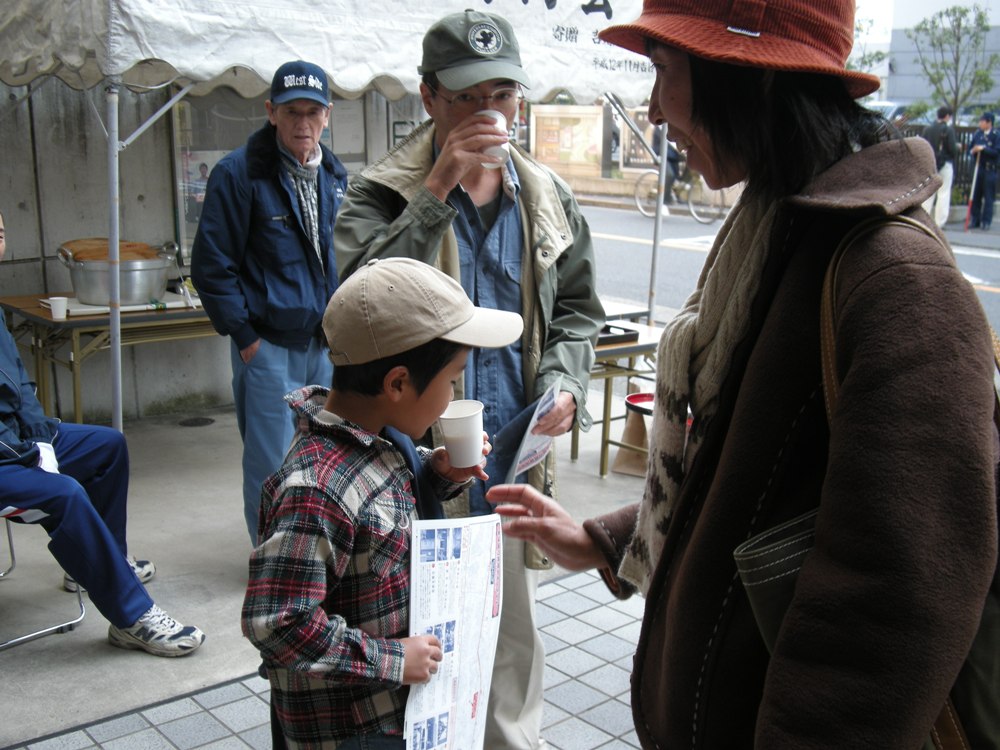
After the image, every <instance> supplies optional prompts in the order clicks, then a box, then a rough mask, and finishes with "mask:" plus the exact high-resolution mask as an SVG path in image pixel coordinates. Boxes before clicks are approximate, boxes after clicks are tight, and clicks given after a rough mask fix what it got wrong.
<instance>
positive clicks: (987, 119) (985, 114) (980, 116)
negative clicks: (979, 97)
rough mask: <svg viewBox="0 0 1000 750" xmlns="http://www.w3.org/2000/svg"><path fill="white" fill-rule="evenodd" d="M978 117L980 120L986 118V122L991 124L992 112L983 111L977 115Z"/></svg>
mask: <svg viewBox="0 0 1000 750" xmlns="http://www.w3.org/2000/svg"><path fill="white" fill-rule="evenodd" d="M979 119H980V120H986V122H988V123H989V124H990V125H992V124H993V113H992V112H983V113H982V114H981V115H979Z"/></svg>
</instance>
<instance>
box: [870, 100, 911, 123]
mask: <svg viewBox="0 0 1000 750" xmlns="http://www.w3.org/2000/svg"><path fill="white" fill-rule="evenodd" d="M862 104H863V105H864V107H865V108H866V109H870V110H871V111H872V112H878V113H879V114H880V115H882V117H884V118H885V119H886V120H888V121H889V122H891V123H893V124H897V123H899V122H901V121H903V120H905V119H906V110H907V108H908V106H909V105H907V104H898V103H896V102H887V101H880V102H863V103H862Z"/></svg>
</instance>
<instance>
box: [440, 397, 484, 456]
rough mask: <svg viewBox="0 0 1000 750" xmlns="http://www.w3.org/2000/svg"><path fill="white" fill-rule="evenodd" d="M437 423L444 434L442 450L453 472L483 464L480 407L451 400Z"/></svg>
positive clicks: (471, 402) (469, 400)
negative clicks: (446, 454)
mask: <svg viewBox="0 0 1000 750" xmlns="http://www.w3.org/2000/svg"><path fill="white" fill-rule="evenodd" d="M438 422H439V423H440V425H441V432H442V433H444V447H445V448H446V449H447V450H448V457H449V459H450V460H451V465H452V466H454V467H455V468H457V469H463V468H467V467H469V466H478V465H479V464H481V463H482V462H483V404H482V402H481V401H473V400H471V399H464V400H460V401H452V402H451V403H450V404H448V408H447V409H445V410H444V414H442V415H441V416H440V417H439V419H438Z"/></svg>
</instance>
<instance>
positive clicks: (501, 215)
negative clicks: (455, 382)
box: [448, 160, 526, 515]
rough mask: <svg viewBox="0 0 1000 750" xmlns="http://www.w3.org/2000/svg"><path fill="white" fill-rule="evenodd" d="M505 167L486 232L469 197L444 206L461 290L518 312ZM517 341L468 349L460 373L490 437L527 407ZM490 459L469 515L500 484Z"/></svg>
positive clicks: (516, 224) (513, 189)
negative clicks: (449, 212)
mask: <svg viewBox="0 0 1000 750" xmlns="http://www.w3.org/2000/svg"><path fill="white" fill-rule="evenodd" d="M503 169H504V189H503V190H502V191H501V194H500V200H501V204H500V211H499V212H498V214H497V218H496V221H495V222H494V223H493V226H492V227H491V228H490V229H489V230H488V231H487V229H486V228H485V227H484V226H483V223H482V221H481V220H480V217H479V210H478V209H477V208H476V206H475V204H474V203H473V202H472V199H471V198H470V197H469V195H468V193H466V192H465V190H464V189H462V187H461V186H458V187H456V188H455V189H454V190H452V192H451V194H450V195H449V196H448V204H449V205H450V206H452V207H453V208H455V209H456V210H457V211H458V216H456V217H455V221H454V224H453V227H454V230H455V237H456V238H457V240H458V256H459V260H460V262H461V276H462V279H461V280H462V287H463V288H464V289H465V291H466V293H467V294H468V295H469V297H470V298H471V299H472V301H473V302H474V303H475V304H476V305H478V306H480V307H488V308H493V309H496V310H507V311H510V312H515V313H520V312H521V260H522V244H523V236H524V235H523V230H522V227H521V213H520V211H519V210H518V206H517V194H518V191H519V189H520V185H519V183H518V181H517V174H516V173H515V172H514V167H513V163H512V162H511V161H509V160H508V162H507V164H506V166H505V167H504V168H503ZM521 355H522V353H521V340H520V339H518V340H517V341H515V342H514V343H513V344H511V345H510V346H506V347H503V348H502V349H475V348H474V349H473V350H472V352H471V353H470V354H469V364H468V366H467V367H466V370H465V397H466V398H471V399H477V400H479V401H482V402H483V405H484V409H483V429H484V430H485V431H486V433H487V434H488V435H490V437H491V439H492V436H493V435H495V434H496V433H497V432H498V431H499V430H500V428H501V427H503V426H504V425H505V424H507V422H509V421H510V420H511V419H513V418H514V417H515V416H517V415H518V414H519V413H520V412H521V411H522V410H523V409H524V407H525V406H526V402H525V393H524V379H523V376H522V372H523V369H522V363H521ZM495 469H496V467H495V465H494V461H493V459H492V457H488V458H487V462H486V473H487V474H489V476H490V478H489V481H488V482H485V483H483V482H476V483H474V484H473V486H472V488H471V489H470V491H469V507H470V511H471V513H472V514H473V515H486V514H488V513H492V512H493V508H492V506H491V505H490V504H489V503H487V502H486V499H485V497H484V494H485V491H486V489H487V488H488V487H491V486H493V485H494V484H498V483H500V482H502V481H503V479H504V478H503V477H502V476H499V472H497V471H496V470H495Z"/></svg>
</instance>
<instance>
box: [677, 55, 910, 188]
mask: <svg viewBox="0 0 1000 750" xmlns="http://www.w3.org/2000/svg"><path fill="white" fill-rule="evenodd" d="M689 59H690V62H691V92H692V93H691V97H692V113H691V114H692V119H693V121H694V122H695V123H696V124H698V125H700V126H701V127H702V128H703V129H704V130H705V132H706V133H707V135H708V137H709V138H710V139H711V142H712V145H713V148H714V149H715V154H714V158H716V159H718V160H720V163H723V164H725V163H726V162H729V161H736V162H739V163H741V164H743V165H744V166H745V167H746V173H747V184H746V188H745V191H744V194H745V195H746V196H747V197H748V198H751V199H762V200H764V201H768V202H769V201H774V200H778V199H780V198H784V197H786V196H788V195H793V194H795V193H797V192H799V191H800V190H802V188H804V187H805V186H806V185H807V184H808V183H809V181H810V180H811V179H812V178H813V177H815V176H816V175H818V174H819V173H820V172H822V171H823V170H824V169H826V168H827V167H829V166H830V165H831V164H833V163H834V162H836V161H838V160H840V159H842V158H843V157H845V156H847V155H848V154H850V153H851V152H852V151H853V150H854V149H855V148H856V147H858V146H861V147H864V146H869V145H871V144H873V143H878V142H880V141H885V140H889V139H891V138H893V137H898V134H896V133H895V131H894V129H893V128H892V127H891V126H890V125H889V124H888V123H887V122H886V121H885V120H884V119H883V118H882V117H881V116H880V115H878V114H876V113H874V112H870V111H869V110H867V109H865V108H864V107H862V106H861V105H859V104H858V103H857V102H856V101H854V99H852V98H851V96H850V94H848V93H847V89H846V87H845V86H844V82H843V81H842V80H841V79H839V78H837V77H835V76H830V75H822V74H818V73H794V72H788V71H774V70H764V69H762V68H751V67H746V66H740V65H730V64H726V63H719V62H713V61H711V60H706V59H704V58H700V57H696V56H694V55H690V56H689Z"/></svg>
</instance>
